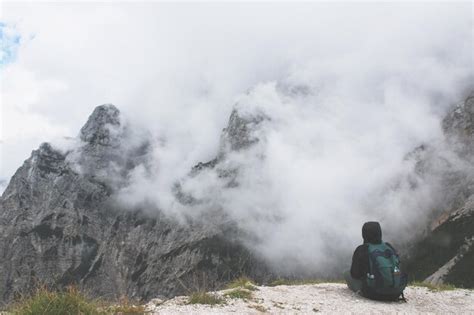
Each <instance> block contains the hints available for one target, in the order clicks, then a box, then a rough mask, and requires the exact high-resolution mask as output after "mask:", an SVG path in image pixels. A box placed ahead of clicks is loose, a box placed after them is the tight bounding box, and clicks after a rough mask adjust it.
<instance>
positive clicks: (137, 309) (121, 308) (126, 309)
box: [107, 296, 147, 315]
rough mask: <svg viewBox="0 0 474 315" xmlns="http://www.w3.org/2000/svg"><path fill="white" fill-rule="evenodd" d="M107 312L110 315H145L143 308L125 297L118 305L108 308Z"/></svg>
mask: <svg viewBox="0 0 474 315" xmlns="http://www.w3.org/2000/svg"><path fill="white" fill-rule="evenodd" d="M107 311H109V312H111V313H112V314H121V315H143V314H146V313H147V311H146V309H145V307H144V306H142V305H135V304H133V303H132V302H131V301H130V300H129V299H128V298H127V297H125V296H123V297H121V298H120V300H119V304H117V305H112V306H110V307H108V308H107Z"/></svg>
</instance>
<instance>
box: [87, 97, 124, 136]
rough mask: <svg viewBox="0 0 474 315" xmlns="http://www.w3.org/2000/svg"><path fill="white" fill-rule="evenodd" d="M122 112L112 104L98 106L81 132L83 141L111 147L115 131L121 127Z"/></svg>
mask: <svg viewBox="0 0 474 315" xmlns="http://www.w3.org/2000/svg"><path fill="white" fill-rule="evenodd" d="M120 125H121V122H120V111H119V110H118V108H117V107H115V106H114V105H112V104H104V105H100V106H97V107H96V108H95V109H94V112H93V113H92V114H91V115H90V116H89V119H88V120H87V123H86V124H85V125H84V127H82V129H81V131H80V138H81V140H82V141H84V142H87V143H92V144H101V145H110V144H111V141H112V139H113V138H114V137H113V133H114V130H116V129H118V127H120Z"/></svg>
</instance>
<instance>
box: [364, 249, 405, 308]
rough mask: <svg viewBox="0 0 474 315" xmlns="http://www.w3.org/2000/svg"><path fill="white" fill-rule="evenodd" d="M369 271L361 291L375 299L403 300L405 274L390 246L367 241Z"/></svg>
mask: <svg viewBox="0 0 474 315" xmlns="http://www.w3.org/2000/svg"><path fill="white" fill-rule="evenodd" d="M367 245H368V247H369V248H368V252H369V273H368V274H367V280H366V283H365V288H364V290H363V291H365V292H364V293H365V294H366V296H367V297H368V298H371V299H375V300H386V301H396V300H400V299H401V300H404V301H405V297H404V295H403V290H404V289H405V287H406V286H407V278H408V277H407V275H406V274H405V273H403V272H401V270H400V259H399V257H398V255H397V253H396V252H395V250H394V249H393V247H392V246H390V245H387V243H384V242H381V243H380V244H371V243H368V244H367Z"/></svg>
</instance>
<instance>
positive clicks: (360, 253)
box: [351, 222, 393, 280]
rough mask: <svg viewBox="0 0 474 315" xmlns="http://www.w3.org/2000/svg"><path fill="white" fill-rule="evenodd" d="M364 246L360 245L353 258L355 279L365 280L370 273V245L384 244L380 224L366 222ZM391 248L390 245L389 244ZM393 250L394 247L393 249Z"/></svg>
mask: <svg viewBox="0 0 474 315" xmlns="http://www.w3.org/2000/svg"><path fill="white" fill-rule="evenodd" d="M362 237H363V239H364V244H362V245H359V246H358V247H357V248H356V250H355V251H354V255H353V256H352V265H351V276H352V278H354V279H360V280H362V279H365V277H366V276H367V273H368V272H369V250H368V249H369V247H368V245H367V244H368V243H371V244H380V243H381V242H382V229H381V228H380V224H379V223H378V222H366V223H364V225H363V226H362ZM387 245H389V246H390V247H392V246H391V245H390V244H388V243H387ZM392 248H393V247H392Z"/></svg>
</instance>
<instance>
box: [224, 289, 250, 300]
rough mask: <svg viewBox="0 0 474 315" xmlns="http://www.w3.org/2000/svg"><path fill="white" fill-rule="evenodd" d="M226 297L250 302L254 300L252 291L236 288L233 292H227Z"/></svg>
mask: <svg viewBox="0 0 474 315" xmlns="http://www.w3.org/2000/svg"><path fill="white" fill-rule="evenodd" d="M224 296H227V297H230V298H232V299H245V300H249V299H251V298H252V291H249V290H247V289H243V288H236V289H233V290H232V291H229V292H226V293H225V294H224Z"/></svg>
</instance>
